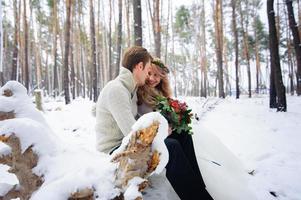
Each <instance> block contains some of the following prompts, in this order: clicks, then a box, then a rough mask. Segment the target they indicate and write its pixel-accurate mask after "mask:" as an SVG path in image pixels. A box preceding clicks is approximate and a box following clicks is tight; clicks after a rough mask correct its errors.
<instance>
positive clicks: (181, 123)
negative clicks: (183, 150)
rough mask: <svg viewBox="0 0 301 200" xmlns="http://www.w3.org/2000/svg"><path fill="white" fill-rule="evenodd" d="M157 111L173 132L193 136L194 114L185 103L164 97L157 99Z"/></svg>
mask: <svg viewBox="0 0 301 200" xmlns="http://www.w3.org/2000/svg"><path fill="white" fill-rule="evenodd" d="M156 100H157V104H156V110H157V111H159V112H160V113H161V114H162V115H163V116H164V117H165V118H166V119H167V121H168V123H169V125H170V126H171V127H172V130H173V131H176V132H177V133H179V134H180V133H182V132H185V133H188V134H192V128H191V118H192V116H193V114H192V113H191V109H188V106H187V104H186V103H185V102H180V101H178V100H174V99H172V98H166V97H163V96H158V97H157V99H156Z"/></svg>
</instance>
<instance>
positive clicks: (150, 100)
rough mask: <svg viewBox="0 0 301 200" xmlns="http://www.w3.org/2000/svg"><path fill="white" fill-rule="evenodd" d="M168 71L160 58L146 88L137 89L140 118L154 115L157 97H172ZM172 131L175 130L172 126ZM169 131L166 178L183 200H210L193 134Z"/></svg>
mask: <svg viewBox="0 0 301 200" xmlns="http://www.w3.org/2000/svg"><path fill="white" fill-rule="evenodd" d="M168 73H169V70H168V68H167V67H166V66H165V65H164V64H163V62H162V61H161V60H160V59H154V60H153V61H152V66H151V69H150V71H149V78H148V79H147V82H146V85H144V86H143V87H140V88H139V89H138V92H137V93H138V112H139V114H140V115H142V114H145V113H148V112H152V111H153V110H154V109H155V106H156V97H157V96H164V97H171V94H172V92H171V88H170V85H169V80H168V77H167V74H168ZM171 129H172V127H171ZM171 129H170V131H169V136H168V137H167V138H166V139H165V144H166V146H167V149H168V151H169V162H168V164H167V166H166V177H167V179H168V180H169V182H170V183H171V185H172V186H173V188H174V190H175V191H176V193H177V194H178V195H179V197H180V198H181V199H182V200H186V199H187V200H190V199H200V200H210V199H212V197H211V196H210V195H209V193H208V192H207V190H206V188H205V187H206V186H205V184H204V181H203V178H202V175H201V172H200V170H199V166H198V163H197V160H196V156H195V151H194V147H193V141H192V137H191V135H189V134H187V133H184V132H183V133H180V134H178V133H175V132H173V131H171Z"/></svg>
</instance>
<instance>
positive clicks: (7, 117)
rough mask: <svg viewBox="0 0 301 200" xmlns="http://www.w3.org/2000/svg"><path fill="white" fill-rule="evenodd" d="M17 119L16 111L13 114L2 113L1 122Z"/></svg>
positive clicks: (0, 113)
mask: <svg viewBox="0 0 301 200" xmlns="http://www.w3.org/2000/svg"><path fill="white" fill-rule="evenodd" d="M15 117H16V116H15V113H14V111H11V112H3V111H0V121H3V120H7V119H13V118H15Z"/></svg>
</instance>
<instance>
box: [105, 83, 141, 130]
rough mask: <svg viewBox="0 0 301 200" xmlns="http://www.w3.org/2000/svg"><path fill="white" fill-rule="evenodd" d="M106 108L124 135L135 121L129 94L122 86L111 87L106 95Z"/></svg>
mask: <svg viewBox="0 0 301 200" xmlns="http://www.w3.org/2000/svg"><path fill="white" fill-rule="evenodd" d="M108 97H109V99H108V109H109V111H110V112H111V114H112V116H113V118H114V119H115V121H116V123H117V125H118V127H119V128H120V130H121V132H122V133H123V135H124V136H126V135H128V134H129V133H130V131H131V127H132V126H133V125H134V123H135V122H136V120H135V118H134V115H133V113H132V108H131V106H132V103H131V98H130V94H129V93H128V92H127V91H126V89H125V88H122V87H112V88H111V90H110V91H109V95H108Z"/></svg>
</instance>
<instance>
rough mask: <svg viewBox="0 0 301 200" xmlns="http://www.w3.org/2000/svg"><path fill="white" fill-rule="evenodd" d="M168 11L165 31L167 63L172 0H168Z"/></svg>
mask: <svg viewBox="0 0 301 200" xmlns="http://www.w3.org/2000/svg"><path fill="white" fill-rule="evenodd" d="M167 9H168V11H167V24H166V31H165V53H164V63H167V56H168V42H169V22H170V18H171V17H170V13H171V9H172V8H171V0H168V8H167Z"/></svg>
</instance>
